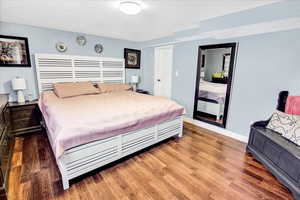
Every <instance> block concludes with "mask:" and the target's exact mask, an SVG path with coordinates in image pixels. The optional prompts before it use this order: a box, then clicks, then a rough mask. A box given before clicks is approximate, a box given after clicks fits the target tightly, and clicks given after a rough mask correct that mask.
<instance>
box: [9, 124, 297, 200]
mask: <svg viewBox="0 0 300 200" xmlns="http://www.w3.org/2000/svg"><path fill="white" fill-rule="evenodd" d="M184 127H185V128H184V136H183V137H182V138H181V139H180V140H176V139H170V140H167V141H164V142H162V143H160V144H159V145H155V146H154V147H152V148H148V149H147V150H145V151H143V152H140V153H138V154H135V155H134V156H131V157H128V158H126V159H122V160H121V161H119V162H115V163H113V164H110V165H109V166H106V167H103V168H101V169H98V170H96V171H94V172H92V173H90V174H89V176H84V177H80V178H77V179H76V180H74V181H73V182H71V186H70V189H69V190H66V191H63V190H62V185H61V181H60V174H59V171H58V168H57V166H56V164H55V160H54V156H53V155H52V151H51V149H50V146H49V143H48V140H47V137H46V135H45V134H37V135H31V136H24V137H19V138H16V142H15V147H14V153H13V158H12V170H11V173H10V177H9V199H18V200H19V199H38V200H40V199H72V200H74V199H101V200H102V199H108V200H112V199H122V200H125V199H139V200H146V199H154V200H159V199H167V200H172V199H180V200H181V199H197V200H200V199H204V200H212V199H217V200H225V199H229V200H234V199H242V200H248V199H293V198H292V196H291V194H290V192H289V191H288V190H287V189H286V188H285V187H284V186H283V185H281V184H280V183H279V182H278V181H277V180H276V179H275V177H273V176H272V175H271V174H270V173H269V172H268V171H266V169H265V168H264V167H263V166H262V165H261V164H260V163H259V162H257V161H256V160H254V159H253V158H252V157H251V156H250V155H248V154H246V153H245V147H246V144H244V143H241V142H239V141H236V140H233V139H231V138H228V137H225V136H221V135H219V134H216V133H213V132H211V131H208V130H205V129H201V128H198V127H195V126H194V125H191V124H188V123H185V124H184Z"/></svg>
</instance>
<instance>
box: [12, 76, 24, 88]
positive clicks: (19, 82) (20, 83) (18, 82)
mask: <svg viewBox="0 0 300 200" xmlns="http://www.w3.org/2000/svg"><path fill="white" fill-rule="evenodd" d="M11 83H12V88H13V90H25V89H26V81H25V79H24V78H14V79H13V80H12V81H11Z"/></svg>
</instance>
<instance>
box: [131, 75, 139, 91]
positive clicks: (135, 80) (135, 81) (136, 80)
mask: <svg viewBox="0 0 300 200" xmlns="http://www.w3.org/2000/svg"><path fill="white" fill-rule="evenodd" d="M130 83H131V84H132V85H133V91H136V88H137V84H138V83H139V76H138V75H132V76H131V81H130Z"/></svg>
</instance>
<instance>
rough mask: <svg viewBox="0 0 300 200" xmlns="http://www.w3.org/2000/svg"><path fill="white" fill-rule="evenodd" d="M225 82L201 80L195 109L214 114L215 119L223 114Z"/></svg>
mask: <svg viewBox="0 0 300 200" xmlns="http://www.w3.org/2000/svg"><path fill="white" fill-rule="evenodd" d="M226 91H227V84H221V83H212V82H208V81H204V80H201V81H200V85H199V95H198V105H197V111H200V112H204V113H208V114H212V115H215V116H216V118H217V120H219V119H220V118H221V116H222V115H223V114H224V105H225V98H226Z"/></svg>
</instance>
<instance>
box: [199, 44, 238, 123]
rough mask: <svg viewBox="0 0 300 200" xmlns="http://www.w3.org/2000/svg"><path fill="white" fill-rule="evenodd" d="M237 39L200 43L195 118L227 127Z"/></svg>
mask: <svg viewBox="0 0 300 200" xmlns="http://www.w3.org/2000/svg"><path fill="white" fill-rule="evenodd" d="M235 53H236V43H226V44H215V45H205V46H199V51H198V69H197V78H196V87H195V88H196V91H195V103H194V119H197V120H201V121H204V122H207V123H210V124H214V125H217V126H221V127H224V128H225V127H226V120H227V113H228V105H229V100H230V89H231V84H232V76H233V68H234V60H235Z"/></svg>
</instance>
